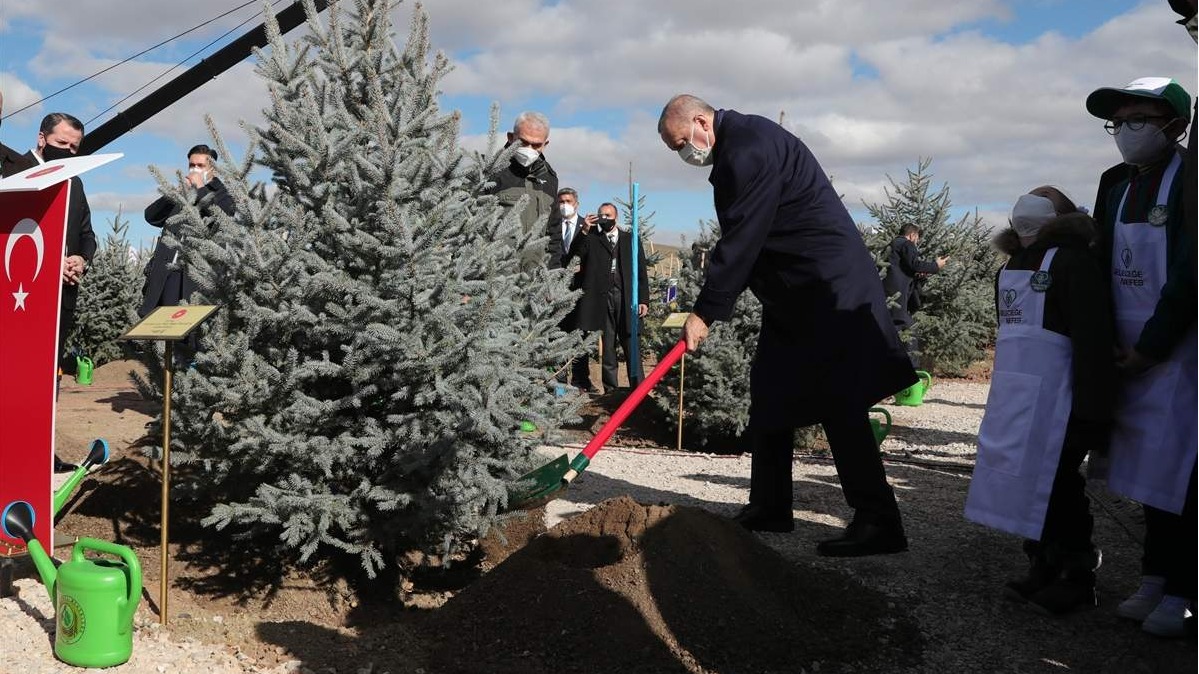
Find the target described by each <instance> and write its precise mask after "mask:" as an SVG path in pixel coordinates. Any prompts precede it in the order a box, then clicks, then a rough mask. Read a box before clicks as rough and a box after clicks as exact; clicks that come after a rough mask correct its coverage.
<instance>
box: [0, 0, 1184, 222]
mask: <svg viewBox="0 0 1199 674" xmlns="http://www.w3.org/2000/svg"><path fill="white" fill-rule="evenodd" d="M262 4H263V3H262V2H261V1H259V2H253V3H246V4H244V5H243V2H242V0H216V1H214V2H180V1H178V0H110V1H108V2H96V1H95V0H55V2H54V3H53V7H54V9H53V11H47V10H46V4H45V2H44V0H4V2H3V7H2V8H0V90H3V92H4V114H5V115H6V117H5V118H4V120H3V126H2V127H0V140H3V142H5V143H6V144H8V145H10V146H13V147H15V148H18V149H22V150H24V149H27V148H29V147H31V146H32V144H33V142H34V139H35V136H36V126H37V123H38V122H39V121H40V119H41V117H42V116H43V115H45V114H46V113H48V112H53V111H58V110H63V111H68V112H71V113H73V114H75V115H76V116H78V117H80V118H81V119H83V120H84V121H85V122H88V128H89V129H90V128H94V127H95V126H96V125H98V124H100V123H102V122H104V121H106V120H107V119H109V118H110V117H111V116H112V115H113V114H115V112H117V111H119V110H123V109H126V108H128V106H129V105H131V104H132V103H134V102H136V101H137V100H138V98H140V96H142V95H144V93H145V92H147V91H150V90H152V89H153V86H151V87H149V88H147V89H146V90H145V91H143V92H142V93H141V94H136V95H134V96H132V97H131V98H129V99H128V100H126V101H125V102H123V103H119V104H118V102H119V101H121V99H123V98H125V97H126V96H129V95H130V94H131V93H133V92H134V91H135V90H137V89H138V88H139V87H142V86H143V85H146V84H147V83H148V82H150V81H151V80H153V79H154V78H156V77H159V76H160V75H162V74H163V73H164V72H166V71H168V70H169V69H170V68H171V67H173V66H175V65H176V64H178V63H179V62H180V61H184V60H185V59H188V57H191V58H190V60H188V61H187V65H191V64H194V63H195V62H197V61H198V59H199V58H200V56H203V55H205V54H208V53H211V52H212V51H213V50H215V49H216V48H218V47H219V46H220V45H222V44H224V43H225V42H228V41H229V40H230V39H232V38H233V37H235V36H236V35H238V34H240V33H241V32H243V31H244V30H246V29H248V28H249V27H251V26H253V25H255V24H256V23H258V21H259V17H260V13H261V8H262ZM286 4H288V0H282V1H278V2H275V9H276V10H278V9H281V8H282V7H284V6H286ZM239 5H240V6H241V7H240V8H238V7H239ZM424 6H425V8H426V9H427V11H428V13H429V15H430V19H431V23H432V40H433V43H434V47H435V48H436V49H439V50H441V51H443V52H445V53H446V54H448V55H449V56H450V58H451V60H452V61H453V63H454V64H455V69H454V71H453V72H452V73H451V74H450V75H449V76H448V77H447V78H446V79H445V80H444V81H443V82H442V91H443V95H442V98H441V101H442V105H443V107H444V108H445V109H447V110H448V109H458V110H461V111H462V114H463V117H464V121H465V125H464V133H465V136H464V138H463V143H464V145H466V146H467V147H482V143H483V136H484V134H486V131H487V126H488V109H489V107H490V105H491V104H492V103H493V102H498V103H499V105H500V106H501V110H502V116H503V120H504V124H505V125H508V124H510V123H511V120H512V118H513V117H514V116H515V115H516V114H517V113H518V112H520V111H521V110H526V109H536V110H541V111H543V112H545V113H546V114H547V115H549V117H550V119H551V122H552V124H553V130H552V132H551V134H550V140H551V143H550V145H549V147H548V148H547V150H546V156H547V157H548V158H549V160H550V162H551V163H552V164H553V165H554V167H555V169H556V170H557V172H558V175H559V177H560V180H561V183H562V184H563V185H571V186H574V187H576V188H577V189H578V190H579V191H580V193H581V196H582V201H583V206H584V208H585V209H587V210H589V211H594V209H595V208H596V206H598V204H599V203H600V202H601V201H606V200H609V199H612V198H613V197H617V196H624V195H627V193H628V188H627V177H628V172H629V165H630V163H632V167H633V172H634V178H635V180H636V181H637V182H639V183H640V186H641V191H642V192H643V193H644V194H646V196H647V198H648V200H649V201H648V205H649V208H650V210H653V211H656V213H657V215H656V217H655V223H656V226H657V231H658V234H657V237H656V238H657V240H658V241H659V242H662V243H677V242H678V240H679V236H680V234H690V233H692V232H694V231H695V229H696V224H697V223H698V221H700V220H701V219H706V218H710V217H713V216H714V211H713V208H712V198H711V192H710V190H709V186H708V183H707V181H706V177H707V176H706V173H705V171H703V170H702V169H696V168H692V167H689V166H686V165H685V164H683V163H682V162H681V161H679V159H678V157H677V156H676V155H675V154H673V153H671V152H669V151H667V150H666V149H665V148H664V147H663V146H662V145H661V141H660V140H659V139H658V137H657V134H656V133H655V125H656V121H657V115H658V112H659V111H660V110H661V106H662V104H663V103H664V102H665V101H666V99H668V98H669V97H670V96H671V95H673V94H675V93H679V92H690V93H694V94H696V95H699V96H701V97H703V98H705V99H707V100H708V101H709V102H710V103H712V104H713V105H715V106H716V107H718V108H734V109H736V110H739V111H741V112H744V113H756V114H760V115H764V116H767V117H769V118H771V119H775V120H778V119H779V117H780V115H782V119H783V124H784V125H785V126H786V127H787V128H788V129H790V130H791V131H792V132H794V133H796V134H797V135H799V136H800V137H801V138H802V139H803V140H804V141H805V142H806V143H807V144H808V145H809V146H810V147H811V148H812V150H813V151H814V152H815V154H816V156H817V157H818V158H819V159H820V161H821V163H822V164H823V166H824V168H825V170H826V172H827V173H829V174H830V175H831V176H832V177H833V179H834V182H835V184H836V186H837V188H838V190H839V191H840V192H842V193H843V194H844V197H845V202H846V205H847V206H848V207H849V208H850V210H851V212H852V213H853V214H854V216H855V218H856V219H857V220H858V221H859V222H868V221H869V220H868V215H867V214H866V211H865V208H863V206H862V204H863V202H879V201H882V200H884V199H885V195H884V190H885V189H886V188H887V186H888V180H887V176H888V175H890V176H894V177H896V178H901V177H902V176H904V175H905V170H906V169H907V168H909V167H912V166H914V165H915V164H916V162H917V161H918V159H919V158H921V157H931V158H932V160H933V164H932V171H933V173H934V180H935V181H936V182H937V184H940V183H948V184H949V186H950V189H951V192H952V197H953V201H954V203H955V205H956V207H957V208H958V209H959V211H961V212H965V211H967V210H974V209H978V210H979V211H980V212H981V213H982V214H983V215H984V216H985V217H987V218H988V219H989V220H992V221H995V222H1001V221H1003V220H1004V219H1005V218H1006V211H1007V209H1008V208H1009V207H1010V204H1011V203H1013V201H1014V200H1015V198H1016V197H1017V196H1018V195H1019V194H1021V193H1023V192H1026V191H1027V190H1028V189H1029V188H1031V187H1034V186H1036V185H1040V184H1045V183H1050V184H1055V185H1059V186H1061V187H1063V188H1064V189H1065V190H1066V192H1067V193H1069V194H1070V195H1072V196H1073V197H1074V198H1075V199H1076V201H1078V202H1079V203H1080V204H1086V205H1088V206H1089V205H1090V203H1091V202H1092V201H1093V199H1094V192H1095V186H1096V180H1097V177H1098V175H1099V173H1100V172H1101V171H1102V170H1103V169H1104V168H1106V167H1107V166H1109V165H1111V164H1112V163H1115V162H1116V161H1118V160H1119V155H1118V153H1117V152H1116V149H1115V146H1114V144H1113V143H1112V142H1111V138H1110V137H1109V136H1107V135H1106V134H1105V133H1104V131H1103V129H1102V123H1101V122H1100V121H1099V120H1096V119H1094V118H1092V117H1091V116H1089V115H1088V114H1087V113H1086V111H1085V109H1084V108H1083V101H1084V99H1085V98H1086V95H1087V94H1088V93H1089V92H1090V91H1092V90H1093V89H1095V88H1097V87H1100V86H1120V85H1123V84H1125V83H1127V82H1129V81H1131V80H1133V79H1136V78H1137V77H1141V76H1146V75H1156V76H1167V77H1173V78H1175V79H1177V80H1178V81H1179V82H1181V83H1182V85H1183V86H1184V87H1185V88H1186V89H1187V90H1188V91H1189V92H1192V93H1193V92H1195V91H1196V89H1197V86H1196V83H1197V76H1196V68H1197V65H1196V47H1195V44H1194V43H1193V42H1192V41H1191V39H1190V37H1188V36H1187V34H1186V32H1185V31H1184V30H1183V29H1182V28H1181V27H1180V26H1176V25H1174V23H1173V21H1174V20H1175V19H1176V18H1178V17H1177V16H1176V15H1174V14H1173V13H1172V12H1171V11H1170V8H1169V5H1168V3H1167V2H1166V0H1146V1H1145V2H1141V3H1136V2H1129V1H1127V0H1123V1H1121V0H971V1H970V2H961V1H960V0H892V1H889V2H880V1H871V0H836V1H833V0H748V1H746V2H740V3H731V2H727V1H726V2H716V1H714V0H687V1H686V2H684V1H683V0H656V1H654V2H646V1H643V0H605V1H603V2H594V1H592V2H587V1H585V0H558V1H553V0H504V1H503V2H481V1H480V0H427V1H426V2H425V5H424ZM412 7H413V4H412V3H411V2H405V3H403V4H401V5H400V6H399V7H398V9H397V10H396V11H395V20H396V26H397V28H398V35H399V39H401V40H402V39H403V38H404V36H405V34H406V31H407V24H408V16H409V13H410V12H411V11H412ZM235 8H238V9H236V11H233V12H231V13H230V14H229V15H228V16H225V17H223V18H221V19H219V20H216V21H213V22H212V23H210V24H208V25H207V26H205V27H203V28H201V29H199V30H197V31H195V32H192V33H190V34H188V35H187V36H186V37H185V38H181V39H179V40H176V41H174V42H172V43H170V44H169V45H167V46H164V47H161V48H158V49H156V50H153V51H151V52H149V53H147V54H145V55H144V56H141V57H139V58H137V59H135V60H134V61H131V62H129V63H126V64H124V65H121V66H119V67H116V68H114V69H112V70H110V71H108V72H106V73H104V74H101V75H99V76H97V77H94V78H93V79H91V80H90V81H88V82H86V83H84V84H81V85H79V86H76V87H74V88H72V89H70V90H69V91H66V92H65V93H62V94H59V95H57V96H55V97H53V98H51V99H50V100H47V101H45V102H41V103H36V104H34V105H32V107H29V108H28V109H26V110H24V111H22V112H19V113H18V112H17V110H18V109H20V108H24V107H26V106H27V105H30V104H33V103H35V102H36V101H38V99H40V98H42V97H45V96H48V95H50V94H52V93H54V92H56V91H58V90H60V89H62V88H64V87H67V86H69V85H71V84H73V83H75V82H76V81H78V80H81V79H83V78H85V77H88V76H89V75H93V74H94V73H97V72H98V71H100V70H103V69H105V68H107V67H109V66H112V65H113V64H115V63H117V62H118V61H121V60H122V59H124V58H126V57H128V56H130V55H132V54H136V53H138V52H140V51H142V50H143V49H146V48H147V47H150V46H151V45H154V44H156V43H158V42H160V41H162V40H164V39H166V38H168V37H171V36H173V35H176V34H178V33H181V32H183V31H185V30H187V29H189V28H192V27H193V26H196V25H197V24H200V23H202V22H204V21H207V20H209V19H212V18H213V17H215V16H217V15H218V14H220V13H222V12H225V11H228V10H234V9H235ZM243 22H245V23H244V25H243V26H242V27H241V28H240V29H238V30H234V31H233V32H232V33H231V35H230V36H229V37H226V38H224V39H218V38H220V36H221V35H222V34H224V33H226V32H227V31H230V30H231V29H235V28H236V27H237V26H238V24H242V23H243ZM214 40H216V43H215V45H214V46H212V47H209V48H208V49H206V50H204V51H202V53H201V55H200V56H192V55H193V54H194V53H196V52H197V51H198V50H201V49H202V48H203V47H204V46H205V45H207V44H209V43H210V42H213V41H214ZM178 72H181V70H176V71H174V72H172V73H171V74H170V75H169V76H168V78H166V79H169V77H171V76H174V75H175V74H177V73H178ZM166 79H162V80H159V83H162V82H165V81H166ZM265 102H266V95H265V90H264V87H263V86H262V84H261V82H260V81H259V80H258V79H257V78H256V77H255V76H254V74H253V70H252V64H251V63H249V62H247V63H243V64H241V65H239V66H238V67H236V68H234V69H233V70H230V71H228V72H227V73H225V74H223V75H221V76H220V77H218V78H217V79H215V80H214V81H212V82H210V83H209V84H206V85H205V86H204V87H202V88H201V89H199V90H198V91H196V92H194V93H193V94H191V95H189V96H188V97H186V98H184V99H183V100H182V101H180V102H178V103H176V104H175V105H174V106H172V107H170V108H168V109H167V110H166V111H165V112H163V113H161V114H160V115H158V116H157V117H155V118H154V119H152V120H150V121H149V122H147V123H145V124H143V125H142V126H140V127H138V129H137V130H136V131H134V132H132V133H129V134H127V135H126V136H124V137H122V138H121V139H119V140H118V141H116V142H114V143H113V144H111V145H109V146H108V147H106V148H105V149H104V150H103V151H104V152H123V153H125V157H124V159H123V160H121V161H120V162H115V163H113V164H110V165H108V166H106V167H104V168H101V169H99V170H97V171H96V172H94V173H93V174H89V175H88V176H87V177H86V183H87V189H88V195H89V197H90V200H91V203H92V208H93V211H95V212H96V215H95V216H94V224H95V225H96V226H97V229H98V230H101V229H105V228H106V224H105V223H106V222H107V220H108V219H110V218H111V217H112V215H113V213H114V212H115V211H116V210H117V209H118V208H121V209H123V210H124V212H125V213H126V214H128V215H129V217H130V221H131V225H132V233H133V235H134V238H135V239H136V240H138V241H148V240H149V239H150V238H151V237H152V236H153V235H154V233H155V231H154V230H153V229H152V228H150V227H149V226H147V225H145V224H144V222H142V218H141V212H142V209H143V208H144V207H145V206H146V204H147V203H149V202H150V201H151V200H152V199H153V198H154V197H155V196H156V184H155V182H154V180H153V178H152V177H151V176H150V174H149V171H148V170H147V167H148V166H150V165H157V166H159V167H162V168H165V169H167V170H174V169H177V168H184V167H185V166H186V162H185V158H184V156H183V155H184V153H185V152H186V150H187V148H189V147H190V146H192V145H193V144H195V143H199V142H207V141H208V140H209V138H208V136H207V132H206V130H205V128H204V125H203V121H202V119H203V115H204V114H205V113H207V114H211V115H212V116H213V117H214V118H215V120H216V123H217V125H218V127H219V128H220V129H221V131H222V134H223V135H224V136H225V138H226V141H227V142H229V143H230V144H231V145H233V146H234V147H235V149H240V148H241V147H242V146H243V144H244V139H245V135H244V132H243V131H242V130H241V127H240V123H241V122H242V121H243V120H244V121H246V122H248V123H251V124H253V123H256V122H257V121H258V120H259V119H260V115H261V113H260V111H261V109H262V108H263V107H264V105H265ZM114 104H117V105H116V106H115V107H114V108H113V110H111V111H108V112H105V111H106V110H107V109H108V108H110V106H114ZM89 120H90V121H89Z"/></svg>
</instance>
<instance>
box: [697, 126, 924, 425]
mask: <svg viewBox="0 0 1199 674" xmlns="http://www.w3.org/2000/svg"><path fill="white" fill-rule="evenodd" d="M715 128H716V134H715V135H716V141H715V145H714V146H713V149H712V152H713V157H714V159H713V162H712V173H711V175H710V176H709V177H708V181H709V182H710V183H712V188H713V194H714V198H715V202H716V204H715V205H716V217H717V219H718V220H719V223H720V239H719V240H718V241H717V243H716V245H715V247H714V248H713V250H712V255H711V257H710V260H709V263H708V268H707V274H706V277H705V280H704V286H703V288H702V289H701V291H700V294H699V297H698V298H697V300H696V303H695V307H694V311H695V313H696V314H698V315H699V316H700V317H701V318H704V319H705V320H707V321H709V322H710V321H713V320H727V319H728V318H729V316H730V315H731V313H732V310H733V304H734V302H735V301H736V299H737V296H738V295H740V294H741V292H742V291H743V290H745V288H746V287H747V286H748V287H749V289H750V290H752V291H753V293H754V295H755V296H757V298H758V299H759V300H761V302H762V305H763V315H762V329H761V334H760V335H759V338H758V353H757V358H756V360H755V362H754V365H753V368H752V370H751V374H750V391H751V393H750V398H751V404H750V427H751V429H756V430H772V429H779V428H786V427H794V426H806V425H811V424H815V423H819V422H820V421H821V420H822V419H827V418H830V417H832V416H844V415H845V414H848V413H853V414H856V413H861V414H865V412H866V410H867V409H868V408H869V407H870V406H871V405H873V404H875V403H877V402H878V401H880V400H882V399H883V398H885V397H887V396H889V395H892V394H894V393H895V392H896V391H899V390H901V389H903V388H906V387H907V386H909V385H911V384H912V383H914V382H915V381H916V375H915V372H914V371H913V369H912V365H911V361H910V360H909V359H908V356H907V353H906V352H905V351H904V348H903V346H902V345H901V344H900V341H899V336H898V334H897V333H896V331H895V328H894V326H893V325H892V323H891V316H890V313H889V312H888V311H887V306H886V301H885V299H884V297H883V287H882V282H881V281H880V279H879V276H878V271H877V270H876V269H875V266H874V261H873V259H872V258H871V256H870V253H869V252H868V251H867V249H866V244H865V243H864V242H863V241H862V237H861V235H860V234H859V233H858V230H857V227H856V226H855V225H854V222H853V219H852V218H851V217H850V215H849V212H848V211H846V210H845V206H844V205H843V204H842V203H841V199H840V198H839V197H838V196H837V193H836V192H835V191H834V190H833V187H832V184H831V183H830V182H829V180H828V177H827V176H826V175H825V174H824V170H823V169H822V168H821V167H820V164H819V163H817V161H816V158H815V157H814V156H813V155H812V153H811V151H809V150H808V148H807V146H805V145H804V144H803V143H802V142H800V140H799V139H798V138H796V137H795V136H794V135H793V134H791V133H790V132H788V131H787V130H786V129H784V128H782V127H781V126H779V125H778V124H775V123H774V122H772V121H770V120H768V119H766V118H764V117H759V116H757V115H742V114H740V113H738V112H736V111H734V110H720V111H718V112H717V113H716V119H715Z"/></svg>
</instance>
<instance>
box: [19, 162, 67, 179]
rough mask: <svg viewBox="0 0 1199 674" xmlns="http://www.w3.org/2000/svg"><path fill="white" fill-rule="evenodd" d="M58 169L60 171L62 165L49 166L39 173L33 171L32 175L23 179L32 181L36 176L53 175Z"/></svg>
mask: <svg viewBox="0 0 1199 674" xmlns="http://www.w3.org/2000/svg"><path fill="white" fill-rule="evenodd" d="M60 169H62V164H58V165H56V166H51V167H49V168H44V169H42V170H40V171H34V172H33V173H30V174H29V175H27V176H25V179H26V180H32V179H34V178H37V177H38V176H44V175H46V174H47V173H54V172H55V171H58V170H60Z"/></svg>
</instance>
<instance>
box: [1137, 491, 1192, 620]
mask: <svg viewBox="0 0 1199 674" xmlns="http://www.w3.org/2000/svg"><path fill="white" fill-rule="evenodd" d="M1196 526H1197V522H1196V519H1195V469H1194V468H1192V469H1191V485H1190V487H1188V488H1187V500H1186V505H1184V506H1183V508H1182V513H1181V514H1175V513H1172V512H1170V511H1168V510H1158V509H1157V508H1154V507H1152V506H1145V552H1144V555H1142V557H1141V572H1142V573H1143V574H1144V575H1146V576H1162V577H1164V578H1165V579H1166V586H1165V588H1164V589H1165V593H1166V594H1170V595H1174V596H1176V597H1186V598H1188V599H1192V600H1194V599H1195V567H1196V551H1195V544H1196V540H1195V539H1196Z"/></svg>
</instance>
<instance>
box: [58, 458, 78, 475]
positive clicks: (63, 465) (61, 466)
mask: <svg viewBox="0 0 1199 674" xmlns="http://www.w3.org/2000/svg"><path fill="white" fill-rule="evenodd" d="M78 467H79V466H76V465H75V464H73V463H67V462H66V461H63V460H62V459H60V458H58V457H57V456H55V457H54V472H55V473H73V472H75V469H76V468H78Z"/></svg>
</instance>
